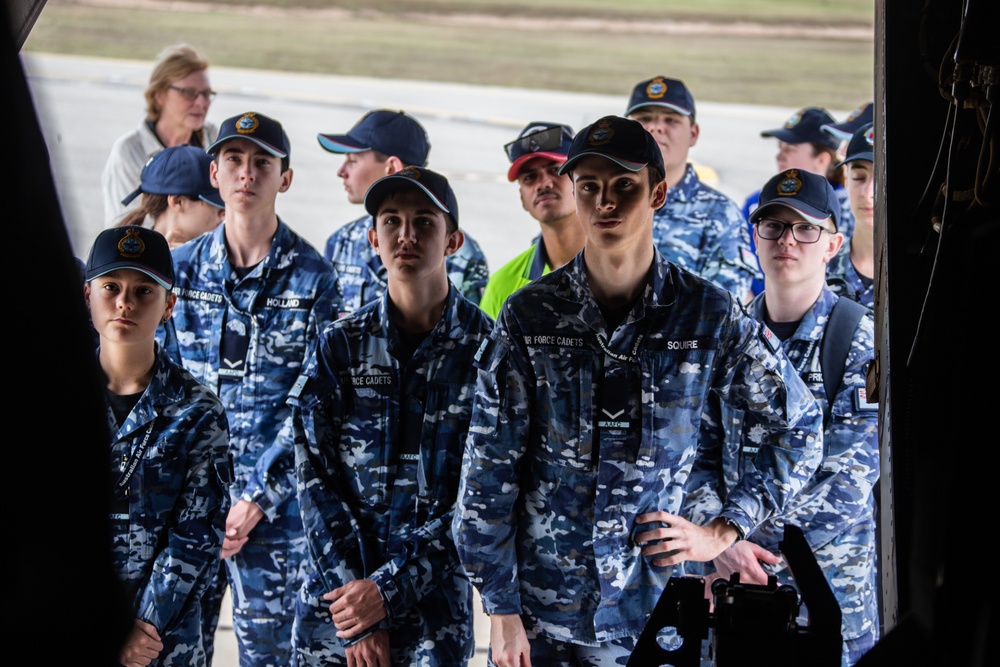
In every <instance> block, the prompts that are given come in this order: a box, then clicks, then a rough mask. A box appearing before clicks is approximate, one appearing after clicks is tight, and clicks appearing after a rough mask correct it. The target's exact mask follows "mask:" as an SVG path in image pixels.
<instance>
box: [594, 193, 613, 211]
mask: <svg viewBox="0 0 1000 667" xmlns="http://www.w3.org/2000/svg"><path fill="white" fill-rule="evenodd" d="M617 204H618V200H617V198H616V197H615V194H614V191H613V190H612V189H611V188H601V191H600V192H599V193H598V195H597V210H599V211H613V210H614V208H615V206H616V205H617Z"/></svg>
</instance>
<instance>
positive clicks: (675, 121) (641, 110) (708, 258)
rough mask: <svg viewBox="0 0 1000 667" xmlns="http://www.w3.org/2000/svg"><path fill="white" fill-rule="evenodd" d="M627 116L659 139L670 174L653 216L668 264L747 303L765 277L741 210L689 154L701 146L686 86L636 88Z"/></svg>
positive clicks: (662, 80) (644, 84)
mask: <svg viewBox="0 0 1000 667" xmlns="http://www.w3.org/2000/svg"><path fill="white" fill-rule="evenodd" d="M625 115H626V116H628V117H629V118H631V119H633V120H637V121H639V122H640V123H642V126H643V127H644V128H646V129H647V130H648V131H649V132H650V133H651V134H652V135H653V137H654V138H655V139H656V143H657V145H658V146H659V147H660V152H661V153H662V155H663V165H664V168H665V169H666V173H667V176H666V178H667V187H668V190H667V201H666V202H665V203H664V204H663V206H661V207H660V208H659V209H657V211H656V213H654V214H653V242H654V243H656V247H657V249H658V250H659V251H660V254H662V255H663V257H664V259H666V260H668V261H671V262H673V263H674V264H677V265H678V266H682V267H684V268H685V269H688V270H689V271H692V272H694V273H696V274H698V275H699V276H701V277H702V278H705V279H706V280H711V281H712V282H713V283H715V284H716V285H718V286H719V287H722V288H723V289H727V290H729V291H730V292H732V293H733V294H735V295H736V296H737V298H739V299H741V300H743V301H746V300H749V298H750V296H752V295H751V291H750V286H751V283H752V282H753V281H754V280H755V279H759V277H760V268H759V267H758V265H757V258H756V257H754V254H753V250H752V248H751V246H750V234H749V232H748V231H747V226H746V220H745V219H744V218H743V216H742V215H741V214H740V207H739V206H738V205H737V204H736V202H734V201H733V200H732V199H730V198H729V197H727V196H726V195H724V194H722V193H721V192H719V191H718V190H716V189H715V188H712V187H709V186H708V185H705V184H704V183H702V182H701V180H699V178H698V174H697V173H696V172H695V169H694V166H693V165H691V164H690V163H689V162H688V152H689V151H690V149H691V148H692V147H693V146H694V145H695V144H696V143H697V142H698V136H699V134H700V132H701V129H700V127H699V125H698V123H697V122H695V107H694V98H693V97H692V96H691V93H690V92H689V91H688V89H687V86H685V85H684V82H683V81H678V80H677V79H668V78H666V77H662V76H657V77H653V78H652V79H649V80H647V81H641V82H639V83H638V84H636V85H635V87H634V88H633V89H632V97H631V98H630V99H629V103H628V108H627V109H626V111H625Z"/></svg>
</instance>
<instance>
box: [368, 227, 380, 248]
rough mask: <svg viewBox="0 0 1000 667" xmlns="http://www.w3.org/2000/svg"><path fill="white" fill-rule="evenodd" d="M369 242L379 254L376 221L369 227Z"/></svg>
mask: <svg viewBox="0 0 1000 667" xmlns="http://www.w3.org/2000/svg"><path fill="white" fill-rule="evenodd" d="M368 242H369V243H371V244H372V248H373V249H374V250H375V254H376V255H377V254H378V232H376V231H375V221H374V220H373V221H372V226H371V227H369V228H368Z"/></svg>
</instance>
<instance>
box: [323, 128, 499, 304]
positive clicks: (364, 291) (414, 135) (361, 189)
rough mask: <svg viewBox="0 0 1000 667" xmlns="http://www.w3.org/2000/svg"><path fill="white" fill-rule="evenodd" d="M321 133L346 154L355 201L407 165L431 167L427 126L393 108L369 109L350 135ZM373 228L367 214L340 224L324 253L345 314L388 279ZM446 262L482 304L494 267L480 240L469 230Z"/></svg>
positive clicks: (342, 172) (330, 147) (344, 173)
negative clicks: (333, 272)
mask: <svg viewBox="0 0 1000 667" xmlns="http://www.w3.org/2000/svg"><path fill="white" fill-rule="evenodd" d="M316 138H317V140H318V141H319V145H320V146H322V147H323V148H324V149H325V150H327V151H329V152H331V153H337V154H343V155H344V163H343V165H341V167H340V169H338V170H337V176H339V177H340V178H341V179H343V181H344V190H345V191H346V192H347V200H348V201H349V202H351V203H352V204H362V203H364V200H365V193H366V192H368V188H370V187H371V186H372V184H373V183H374V182H375V181H377V180H378V179H380V178H382V177H384V176H389V175H391V174H394V173H396V172H397V171H399V170H400V169H402V168H403V167H406V166H408V165H412V166H414V167H425V166H427V157H428V155H429V153H430V150H431V145H430V141H429V140H428V138H427V132H426V131H425V130H424V128H423V126H422V125H421V124H420V123H418V122H417V120H416V119H415V118H414V117H413V116H411V115H409V114H407V113H406V112H404V111H393V110H390V109H375V110H373V111H369V112H368V113H366V114H365V115H364V116H362V117H361V118H360V119H359V120H358V122H357V123H355V125H354V127H352V128H351V129H350V130H348V131H347V133H346V134H318V135H316ZM371 228H372V216H371V215H369V214H367V213H365V214H364V215H362V216H361V217H360V218H358V219H357V220H354V221H353V222H349V223H347V224H345V225H343V226H342V227H340V228H338V229H336V230H335V231H334V232H333V233H332V234H330V236H329V238H327V240H326V248H325V250H324V251H323V256H324V257H326V258H327V259H328V260H330V261H331V262H332V263H333V265H334V266H335V267H336V268H337V272H338V274H339V275H340V288H341V291H342V292H343V296H344V312H343V314H347V313H352V312H354V311H355V310H357V309H358V308H360V307H361V306H363V305H364V304H366V303H368V302H370V301H374V300H376V299H378V297H379V296H380V295H381V294H382V292H384V291H385V287H386V284H387V282H388V278H387V276H386V269H385V266H384V265H383V264H382V262H381V260H379V258H378V255H376V254H375V251H374V250H372V246H371V244H370V243H369V242H368V230H369V229H371ZM463 233H464V232H463ZM447 266H448V278H449V279H450V280H451V281H452V282H453V283H455V285H456V286H457V287H458V289H459V291H461V292H462V294H463V295H465V298H467V299H469V300H470V301H472V303H475V304H478V303H479V300H480V299H481V298H482V296H483V289H484V288H485V287H486V281H487V279H488V278H489V268H488V266H487V264H486V256H485V255H484V254H483V251H482V249H481V248H480V247H479V244H478V243H476V241H475V239H473V238H472V237H471V236H469V235H468V234H467V233H466V234H465V243H463V244H462V247H461V248H459V250H458V252H456V253H455V254H454V255H451V256H449V257H448V259H447Z"/></svg>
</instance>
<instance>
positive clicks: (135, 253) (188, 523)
mask: <svg viewBox="0 0 1000 667" xmlns="http://www.w3.org/2000/svg"><path fill="white" fill-rule="evenodd" d="M84 275H85V280H86V283H85V285H84V297H85V299H86V302H87V307H88V310H89V312H90V317H91V322H92V323H93V325H94V327H95V329H96V330H97V333H98V334H99V336H100V349H99V351H98V357H99V361H100V365H101V369H102V371H103V372H104V376H105V378H106V379H107V386H106V391H105V395H106V397H107V406H108V408H107V409H108V431H109V433H110V434H111V442H110V446H109V457H110V470H109V473H110V474H109V480H108V494H109V497H110V499H111V500H110V512H111V514H110V521H109V525H110V529H111V553H112V558H113V563H114V567H115V571H116V573H117V575H118V577H119V578H120V579H121V581H122V582H123V583H124V585H125V590H126V593H127V595H128V597H129V602H130V604H131V606H132V609H133V612H134V615H135V623H134V626H133V628H132V632H131V633H130V634H129V636H128V638H127V640H126V642H125V645H124V646H123V647H122V648H121V653H120V656H119V660H120V663H121V664H122V665H125V666H126V667H139V666H142V667H145V666H146V665H154V666H166V665H182V666H184V667H191V666H194V667H201V666H204V665H206V664H207V661H206V655H205V648H204V646H203V643H202V628H201V597H202V594H203V593H204V592H205V590H207V588H208V587H209V585H210V584H211V582H212V581H213V580H214V579H215V576H216V572H217V571H218V569H219V554H220V552H221V550H222V535H223V532H224V531H225V523H226V512H227V510H228V509H229V488H228V486H229V482H230V479H229V477H230V475H229V439H228V434H229V431H228V424H227V423H226V413H225V409H224V408H223V407H222V403H221V402H220V401H219V399H218V398H217V397H216V396H215V395H214V394H213V393H212V392H210V391H208V389H207V388H206V387H205V386H204V385H202V384H200V383H199V382H198V381H197V380H195V379H194V377H193V376H192V375H191V374H190V373H188V372H187V371H185V370H184V369H183V368H181V367H180V366H178V365H177V364H176V363H174V362H173V361H171V360H170V358H169V357H168V356H167V354H166V353H165V352H164V351H163V350H162V349H160V348H159V347H158V345H157V343H156V338H155V336H156V329H157V326H158V325H159V324H160V323H161V322H162V321H163V320H165V319H167V318H169V317H170V314H171V312H172V310H173V307H174V303H175V301H176V296H175V295H174V294H173V292H171V287H172V285H173V281H174V270H173V264H172V262H171V260H170V248H169V246H168V244H167V240H166V239H165V238H164V237H163V236H162V235H161V234H160V233H159V232H155V231H153V230H151V229H144V228H142V227H140V226H129V227H119V228H113V229H108V230H105V231H103V232H101V233H100V234H99V235H98V237H97V239H96V241H95V242H94V245H93V247H92V248H91V251H90V256H89V258H88V260H87V265H86V269H85V274H84Z"/></svg>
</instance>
